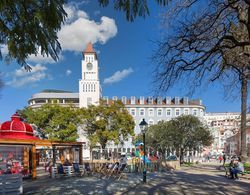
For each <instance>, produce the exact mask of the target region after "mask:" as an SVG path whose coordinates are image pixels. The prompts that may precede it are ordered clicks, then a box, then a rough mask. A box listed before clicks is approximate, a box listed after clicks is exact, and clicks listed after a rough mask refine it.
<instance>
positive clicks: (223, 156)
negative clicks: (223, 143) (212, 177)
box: [222, 152, 227, 166]
mask: <svg viewBox="0 0 250 195" xmlns="http://www.w3.org/2000/svg"><path fill="white" fill-rule="evenodd" d="M222 153H223V155H222V158H223V166H225V163H226V159H227V157H226V154H225V152H222Z"/></svg>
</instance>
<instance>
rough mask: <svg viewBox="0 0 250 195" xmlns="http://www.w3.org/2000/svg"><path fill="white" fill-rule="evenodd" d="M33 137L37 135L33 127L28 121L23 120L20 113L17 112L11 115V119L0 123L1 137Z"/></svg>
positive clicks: (33, 138)
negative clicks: (34, 133)
mask: <svg viewBox="0 0 250 195" xmlns="http://www.w3.org/2000/svg"><path fill="white" fill-rule="evenodd" d="M1 138H2V139H32V140H36V139H38V138H37V137H34V135H33V128H32V127H31V125H29V124H28V123H25V122H23V121H22V118H21V117H20V115H19V114H18V113H17V112H16V113H15V114H13V115H12V116H11V121H6V122H3V123H2V124H1V125H0V139H1Z"/></svg>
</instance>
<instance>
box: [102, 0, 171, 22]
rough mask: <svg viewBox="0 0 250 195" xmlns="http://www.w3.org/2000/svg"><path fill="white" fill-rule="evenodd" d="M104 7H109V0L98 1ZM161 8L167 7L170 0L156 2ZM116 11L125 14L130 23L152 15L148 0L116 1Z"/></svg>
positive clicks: (157, 0)
mask: <svg viewBox="0 0 250 195" xmlns="http://www.w3.org/2000/svg"><path fill="white" fill-rule="evenodd" d="M98 1H99V4H100V5H101V6H103V7H106V6H108V4H109V0H98ZM155 2H156V3H158V4H159V5H161V6H165V5H167V3H168V2H170V0H155ZM114 9H115V10H118V11H122V12H125V14H126V19H127V20H128V21H130V22H132V21H134V19H135V18H136V17H137V16H139V17H144V18H145V17H146V16H147V15H149V14H150V11H149V6H148V1H147V0H114Z"/></svg>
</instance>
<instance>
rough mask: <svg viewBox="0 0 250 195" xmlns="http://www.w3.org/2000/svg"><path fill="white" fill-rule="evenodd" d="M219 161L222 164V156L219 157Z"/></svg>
mask: <svg viewBox="0 0 250 195" xmlns="http://www.w3.org/2000/svg"><path fill="white" fill-rule="evenodd" d="M218 160H219V161H220V163H221V162H222V160H223V158H222V156H221V155H219V157H218Z"/></svg>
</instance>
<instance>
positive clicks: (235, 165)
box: [229, 159, 244, 179]
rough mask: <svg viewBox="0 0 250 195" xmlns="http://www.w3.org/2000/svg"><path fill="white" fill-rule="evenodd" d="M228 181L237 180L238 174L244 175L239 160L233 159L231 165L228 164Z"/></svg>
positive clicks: (242, 166)
mask: <svg viewBox="0 0 250 195" xmlns="http://www.w3.org/2000/svg"><path fill="white" fill-rule="evenodd" d="M229 171H230V176H231V177H230V179H239V177H238V173H242V174H243V173H244V165H243V163H242V162H241V160H240V159H234V160H232V163H230V168H229Z"/></svg>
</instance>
